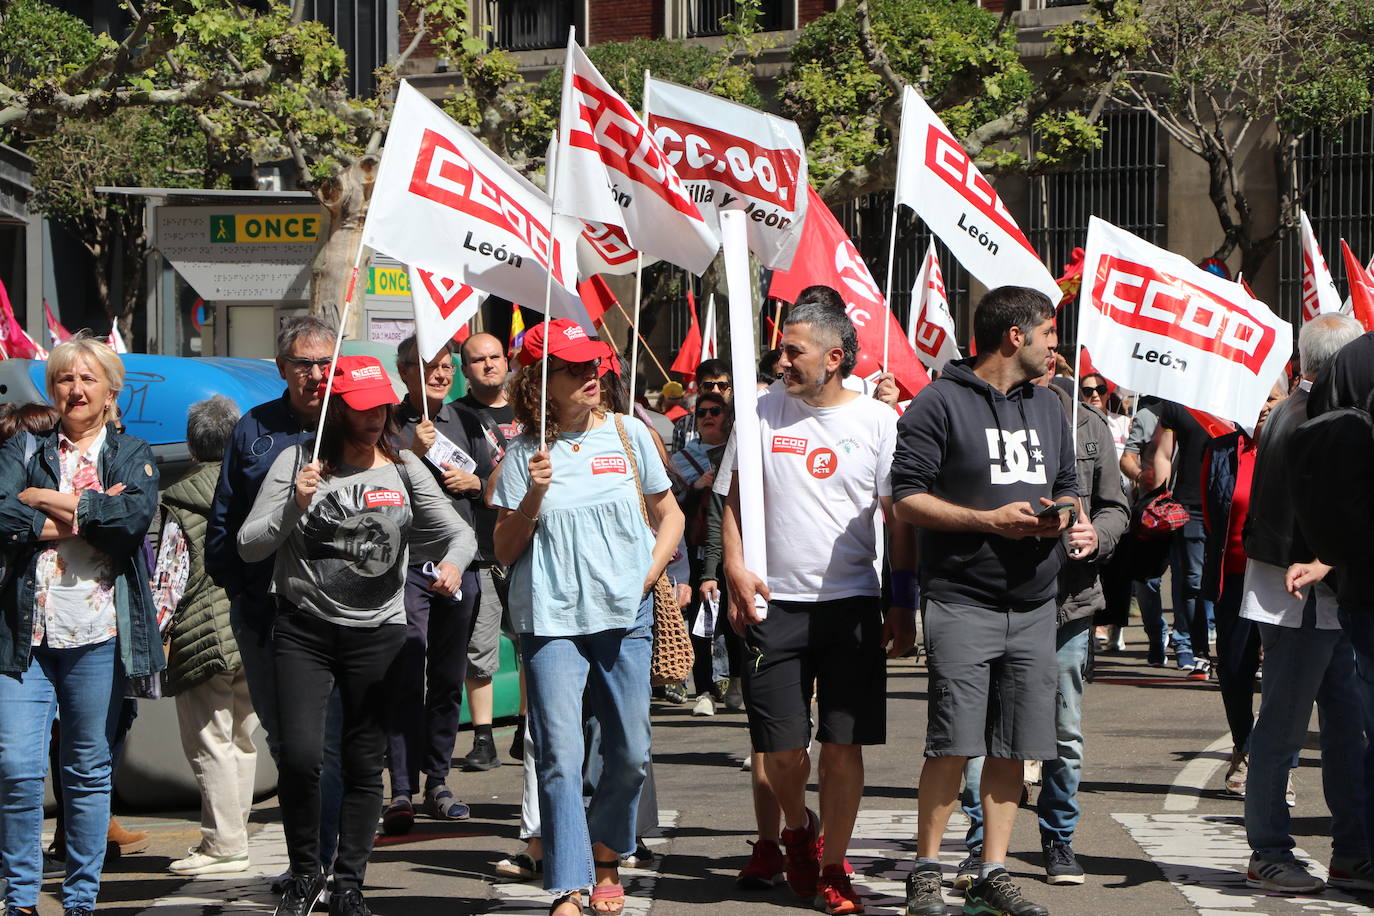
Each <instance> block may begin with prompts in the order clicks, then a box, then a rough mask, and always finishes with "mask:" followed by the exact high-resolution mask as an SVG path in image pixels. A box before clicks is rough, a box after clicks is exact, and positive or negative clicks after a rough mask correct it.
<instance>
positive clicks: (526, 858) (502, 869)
mask: <svg viewBox="0 0 1374 916" xmlns="http://www.w3.org/2000/svg"><path fill="white" fill-rule="evenodd" d="M493 870H494V871H495V872H496V875H497V877H499V878H508V879H510V880H511V881H530V880H533V879H534V878H537V877H539V876H540V875H542V874H543V873H544V862H543V860H542V859H536V858H535V857H534V856H532V855H530V854H529V853H527V852H517V853H516V854H515V855H513V856H507V857H506V858H504V859H502V860H501V861H500V862H497V863H496V867H495V869H493Z"/></svg>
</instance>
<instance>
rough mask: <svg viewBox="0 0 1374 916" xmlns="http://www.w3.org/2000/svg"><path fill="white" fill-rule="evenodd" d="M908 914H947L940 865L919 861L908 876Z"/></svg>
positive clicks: (940, 915) (910, 915)
mask: <svg viewBox="0 0 1374 916" xmlns="http://www.w3.org/2000/svg"><path fill="white" fill-rule="evenodd" d="M906 916H945V895H944V891H943V890H942V888H941V881H940V866H938V865H932V864H930V863H929V862H927V863H926V864H924V865H922V864H921V863H919V862H918V863H916V868H915V870H914V871H912V873H911V874H909V875H907V876H906Z"/></svg>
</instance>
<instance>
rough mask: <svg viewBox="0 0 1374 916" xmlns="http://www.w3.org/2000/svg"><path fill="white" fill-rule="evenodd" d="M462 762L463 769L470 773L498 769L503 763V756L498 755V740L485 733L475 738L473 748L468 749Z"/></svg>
mask: <svg viewBox="0 0 1374 916" xmlns="http://www.w3.org/2000/svg"><path fill="white" fill-rule="evenodd" d="M462 764H463V770H464V771H466V772H468V773H477V772H481V771H483V770H494V769H496V768H497V767H499V766H500V765H501V758H500V757H498V756H497V755H496V742H495V741H492V740H491V739H490V738H488V737H486V736H484V735H479V736H477V737H475V738H473V739H472V750H470V751H468V754H467V756H466V757H464V758H463V760H462Z"/></svg>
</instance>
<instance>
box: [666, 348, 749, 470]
mask: <svg viewBox="0 0 1374 916" xmlns="http://www.w3.org/2000/svg"><path fill="white" fill-rule="evenodd" d="M696 380H697V391H699V392H701V393H702V394H705V393H706V392H708V391H713V392H715V393H716V394H718V395H720V396H721V397H723V398H725V401H726V403H727V404H728V403H729V402H730V401H731V399H732V398H733V397H734V390H735V389H734V383H733V381H732V380H731V378H730V364H729V363H727V362H726V361H725V360H723V359H708V360H704V361H702V362H701V363H699V364H698V365H697V372H696ZM698 437H699V433H698V432H697V418H696V416H694V415H693V414H691V413H688V414H687V416H685V417H682V418H681V419H680V420H678V421H677V422H676V423H674V424H673V442H672V449H671V451H674V452H679V451H681V450H682V447H683V446H685V445H686V444H687V443H688V442H692V441H693V440H695V439H697V438H698Z"/></svg>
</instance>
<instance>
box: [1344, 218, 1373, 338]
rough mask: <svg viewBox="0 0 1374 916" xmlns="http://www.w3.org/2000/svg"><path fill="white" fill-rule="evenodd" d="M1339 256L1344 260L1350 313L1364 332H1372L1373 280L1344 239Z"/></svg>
mask: <svg viewBox="0 0 1374 916" xmlns="http://www.w3.org/2000/svg"><path fill="white" fill-rule="evenodd" d="M1341 255H1342V256H1343V257H1344V258H1345V282H1346V283H1348V284H1350V305H1351V312H1352V313H1353V314H1354V316H1355V317H1356V319H1358V320H1359V322H1360V325H1361V326H1363V327H1364V329H1365V330H1366V331H1374V278H1371V277H1370V276H1369V274H1368V272H1366V271H1365V269H1364V267H1363V266H1362V265H1361V264H1360V262H1359V261H1357V260H1356V259H1355V254H1354V252H1352V251H1351V250H1350V246H1349V245H1347V244H1346V243H1345V239H1341Z"/></svg>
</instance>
